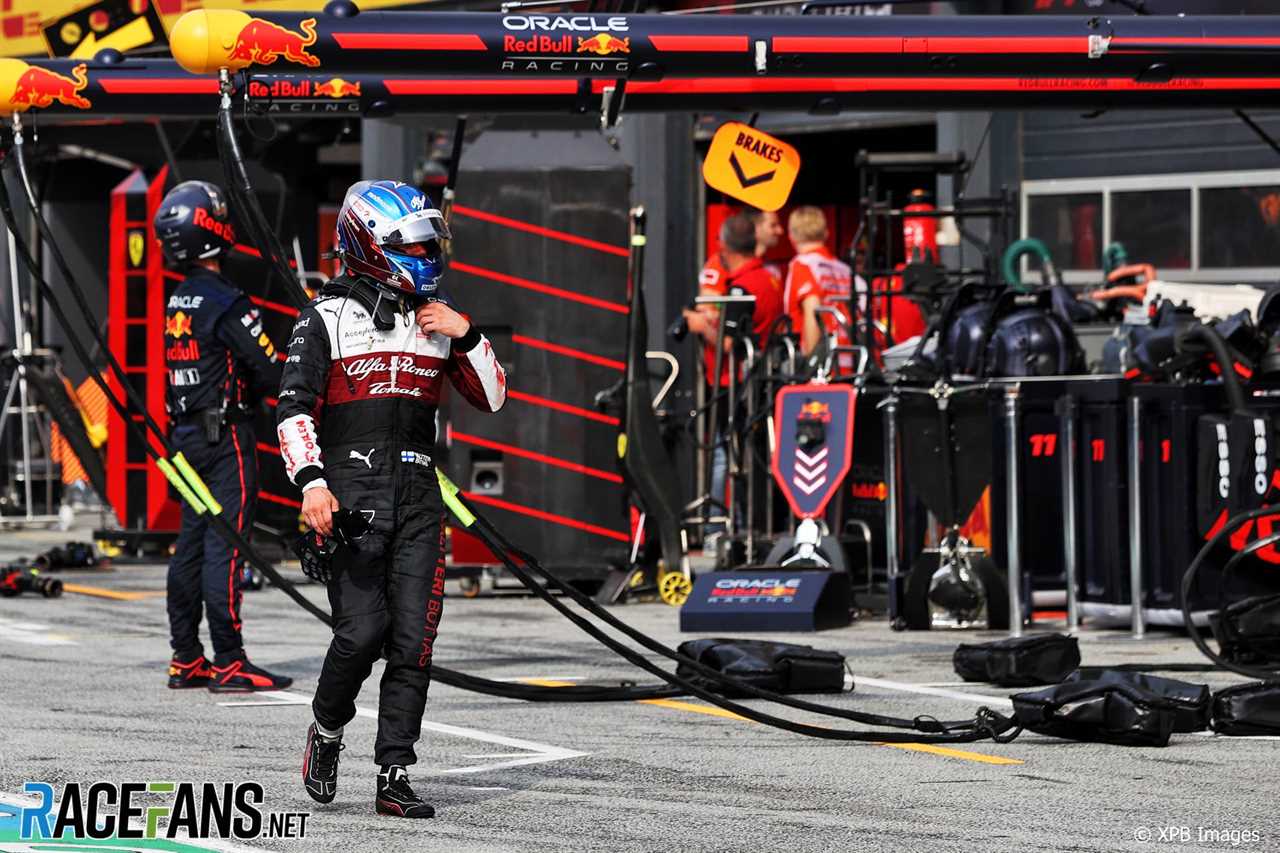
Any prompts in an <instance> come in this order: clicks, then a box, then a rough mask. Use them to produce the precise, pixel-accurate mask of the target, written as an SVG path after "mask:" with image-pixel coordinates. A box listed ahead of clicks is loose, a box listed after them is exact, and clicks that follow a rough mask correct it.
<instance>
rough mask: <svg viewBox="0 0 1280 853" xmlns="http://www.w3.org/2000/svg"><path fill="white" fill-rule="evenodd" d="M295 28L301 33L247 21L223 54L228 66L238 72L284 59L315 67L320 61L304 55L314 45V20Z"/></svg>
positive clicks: (259, 20)
mask: <svg viewBox="0 0 1280 853" xmlns="http://www.w3.org/2000/svg"><path fill="white" fill-rule="evenodd" d="M298 27H299V29H301V30H302V32H294V31H293V30H290V29H288V28H286V27H282V26H280V25H279V24H273V23H272V22H271V21H264V20H262V19H261V18H251V19H250V20H249V23H247V24H245V25H244V27H243V28H242V29H241V30H240V32H239V33H238V34H237V35H236V39H235V43H234V44H232V46H231V52H230V53H228V54H227V61H228V67H231V68H235V69H237V70H238V69H240V68H245V67H247V66H250V65H273V64H275V61H276V60H277V59H284V60H286V61H288V62H294V63H297V64H298V65H306V66H308V67H310V68H315V67H316V66H318V65H319V64H320V59H319V57H316V56H314V55H313V54H311V53H308V52H307V48H308V47H310V46H311V45H313V44H315V43H316V19H315V18H306V19H305V20H303V21H301V22H299V24H298Z"/></svg>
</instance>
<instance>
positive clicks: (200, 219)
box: [191, 207, 236, 243]
mask: <svg viewBox="0 0 1280 853" xmlns="http://www.w3.org/2000/svg"><path fill="white" fill-rule="evenodd" d="M191 222H192V223H193V224H195V225H198V226H199V227H201V228H203V229H204V230H206V231H211V232H213V233H214V234H217V235H218V236H219V237H221V238H222V239H224V240H226V241H227V242H228V243H234V242H235V241H236V231H235V229H234V228H232V227H231V223H230V222H219V221H218V220H216V219H214V218H213V217H212V216H210V215H209V211H207V210H205V209H204V208H203V207H197V208H196V211H195V213H193V214H192V216H191Z"/></svg>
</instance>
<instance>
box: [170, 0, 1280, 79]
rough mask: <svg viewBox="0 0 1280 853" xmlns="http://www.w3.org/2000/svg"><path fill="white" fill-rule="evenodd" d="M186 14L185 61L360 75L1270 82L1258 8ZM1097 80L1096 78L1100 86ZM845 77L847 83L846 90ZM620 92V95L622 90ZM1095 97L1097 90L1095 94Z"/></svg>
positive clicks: (212, 67)
mask: <svg viewBox="0 0 1280 853" xmlns="http://www.w3.org/2000/svg"><path fill="white" fill-rule="evenodd" d="M330 8H334V9H335V10H341V14H319V15H317V14H314V13H297V12H262V13H260V14H257V15H250V14H248V13H246V12H242V11H239V10H231V9H199V10H195V11H191V12H188V13H187V14H185V15H183V16H182V17H181V18H179V19H178V20H177V21H176V22H175V24H174V26H173V28H172V30H171V32H170V34H169V40H170V44H171V47H172V50H173V55H174V57H175V58H176V59H177V60H178V62H180V63H181V64H182V65H183V67H184V68H186V69H187V70H189V71H191V72H193V73H197V74H216V73H217V72H218V70H219V69H221V68H228V69H230V70H233V71H239V70H243V69H251V70H266V69H268V68H278V67H280V66H285V65H296V66H298V67H300V68H324V69H326V70H328V71H330V72H333V73H335V74H337V73H341V74H356V73H362V74H363V73H374V72H392V73H404V72H405V71H406V70H408V71H409V72H410V73H413V74H451V75H456V76H467V75H495V76H499V77H510V78H514V79H521V78H531V77H533V78H537V77H575V78H583V77H587V78H611V79H619V78H625V79H627V80H634V81H665V80H671V79H674V78H699V77H745V78H754V77H806V78H819V79H821V80H822V83H823V88H824V89H825V90H827V91H840V89H841V87H840V85H839V84H838V83H834V81H832V80H829V79H822V78H839V77H851V78H854V79H857V78H876V79H880V80H885V81H892V80H895V79H897V80H916V79H919V78H936V80H937V81H941V82H937V83H935V84H934V85H935V86H938V85H940V86H941V87H942V88H943V89H944V90H947V91H953V92H962V91H964V90H965V89H966V87H969V86H978V87H982V86H984V85H987V84H984V83H983V82H981V81H983V80H987V79H989V78H1006V82H1005V83H1003V84H1002V85H1004V86H1006V87H1008V88H1009V89H1011V90H1015V91H1023V92H1027V91H1033V92H1040V93H1048V92H1053V91H1055V90H1061V89H1066V90H1073V89H1074V90H1078V91H1082V90H1090V91H1092V90H1097V89H1101V90H1103V91H1104V92H1107V91H1110V90H1124V89H1127V88H1130V87H1144V88H1145V87H1155V88H1156V89H1157V90H1159V89H1160V88H1161V87H1167V86H1169V85H1170V84H1172V85H1174V86H1176V87H1178V88H1181V89H1192V90H1195V91H1199V92H1212V91H1219V90H1224V89H1226V90H1253V89H1256V88H1258V86H1259V85H1262V86H1274V85H1275V78H1276V74H1275V72H1274V70H1273V68H1272V65H1273V64H1274V63H1272V62H1268V61H1260V57H1263V56H1266V55H1274V54H1275V53H1276V52H1277V50H1280V21H1278V20H1277V19H1276V18H1275V17H1273V16H1243V15H1241V16H1233V17H1171V16H1124V17H1116V18H1112V19H1104V18H1088V17H1083V16H1030V15H1018V16H1001V15H978V16H974V15H956V16H849V17H837V16H800V15H797V16H786V17H782V16H767V17H766V16H757V15H707V16H687V15H603V14H595V15H592V14H555V13H546V14H541V13H528V14H526V13H523V12H520V13H510V14H500V13H476V12H458V13H452V12H441V13H432V14H430V15H424V14H421V13H417V12H361V13H360V14H358V15H352V14H351V4H349V3H343V4H331V6H330ZM1100 81H1108V82H1100ZM850 85H856V84H850ZM628 94H630V90H628ZM1095 94H1096V92H1095Z"/></svg>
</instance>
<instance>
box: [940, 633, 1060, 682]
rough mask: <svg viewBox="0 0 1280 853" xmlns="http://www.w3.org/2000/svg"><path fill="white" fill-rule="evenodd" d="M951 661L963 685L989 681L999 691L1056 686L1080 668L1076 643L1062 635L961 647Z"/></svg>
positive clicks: (964, 644) (1016, 638) (1014, 638)
mask: <svg viewBox="0 0 1280 853" xmlns="http://www.w3.org/2000/svg"><path fill="white" fill-rule="evenodd" d="M951 660H952V663H953V664H954V665H955V668H956V674H957V675H959V676H960V677H961V678H963V679H964V680H965V681H989V682H991V683H993V684H999V685H1000V686H1001V687H1030V686H1033V685H1036V684H1057V683H1059V682H1061V681H1062V680H1064V679H1065V678H1066V677H1067V676H1068V675H1070V674H1071V673H1072V672H1073V671H1074V670H1075V669H1076V667H1078V666H1080V643H1079V642H1078V641H1077V640H1076V638H1075V637H1068V636H1066V635H1065V634H1043V635H1040V636H1035V637H1012V638H1010V639H1007V640H996V641H995V642H991V643H976V644H973V645H969V644H966V643H962V644H961V645H960V646H959V647H958V648H957V649H956V651H955V654H954V655H953V656H952V659H951Z"/></svg>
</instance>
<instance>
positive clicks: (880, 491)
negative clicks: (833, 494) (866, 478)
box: [852, 481, 889, 502]
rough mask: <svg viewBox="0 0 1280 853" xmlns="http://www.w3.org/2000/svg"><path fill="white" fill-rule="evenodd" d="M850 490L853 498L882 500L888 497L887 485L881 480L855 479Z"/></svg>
mask: <svg viewBox="0 0 1280 853" xmlns="http://www.w3.org/2000/svg"><path fill="white" fill-rule="evenodd" d="M852 492H853V496H854V497H855V498H857V499H858V500H864V501H881V502H883V501H884V500H885V499H886V498H887V497H889V487H888V486H887V485H886V484H885V483H883V482H881V483H859V482H856V481H855V482H854V484H853V488H852Z"/></svg>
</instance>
